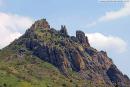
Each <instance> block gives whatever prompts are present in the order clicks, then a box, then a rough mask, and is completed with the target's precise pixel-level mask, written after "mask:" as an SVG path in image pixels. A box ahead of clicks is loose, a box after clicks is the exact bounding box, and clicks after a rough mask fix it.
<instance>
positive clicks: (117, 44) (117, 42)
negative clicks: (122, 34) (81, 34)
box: [86, 33, 127, 53]
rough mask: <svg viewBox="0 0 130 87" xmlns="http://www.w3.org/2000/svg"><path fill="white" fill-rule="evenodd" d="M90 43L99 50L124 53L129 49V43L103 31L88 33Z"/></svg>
mask: <svg viewBox="0 0 130 87" xmlns="http://www.w3.org/2000/svg"><path fill="white" fill-rule="evenodd" d="M86 36H88V39H89V42H90V44H91V45H92V46H93V47H95V48H97V49H98V50H105V51H109V52H116V53H123V52H125V51H126V49H127V43H126V42H125V41H124V40H123V39H121V38H119V37H115V36H106V35H103V34H101V33H86Z"/></svg>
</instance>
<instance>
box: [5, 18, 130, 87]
mask: <svg viewBox="0 0 130 87" xmlns="http://www.w3.org/2000/svg"><path fill="white" fill-rule="evenodd" d="M16 46H20V47H19V48H17V47H16ZM7 48H9V49H11V50H15V51H16V52H17V53H18V55H19V56H23V55H25V53H26V51H29V52H30V53H31V55H34V56H36V57H38V58H40V59H42V60H43V61H46V62H48V63H50V64H52V65H54V66H55V67H57V68H58V69H59V71H60V72H61V74H63V75H64V76H66V78H75V77H73V76H72V75H71V74H70V71H74V72H76V73H77V75H78V77H79V78H80V79H82V80H84V81H90V82H91V84H93V86H92V87H115V85H118V86H119V87H130V80H129V78H128V77H127V76H126V75H123V74H122V73H121V72H120V71H119V70H118V68H117V67H116V66H115V65H114V64H113V62H112V60H111V59H110V58H109V57H108V56H107V53H106V52H104V51H98V50H96V49H94V48H93V47H91V46H90V44H89V41H88V38H87V36H85V33H84V32H82V31H76V37H75V36H69V35H68V33H67V29H66V27H65V26H61V30H59V31H58V30H55V29H54V28H50V25H49V24H48V22H47V21H46V20H45V19H42V20H38V21H36V22H35V23H34V24H33V25H32V27H31V28H30V29H28V30H27V31H26V33H25V34H24V35H23V36H22V37H20V38H19V39H18V40H15V41H14V42H13V43H11V44H10V45H9V46H8V47H7ZM16 48H17V49H16ZM86 86H87V85H82V86H81V87H86Z"/></svg>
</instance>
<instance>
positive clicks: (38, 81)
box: [0, 49, 91, 87]
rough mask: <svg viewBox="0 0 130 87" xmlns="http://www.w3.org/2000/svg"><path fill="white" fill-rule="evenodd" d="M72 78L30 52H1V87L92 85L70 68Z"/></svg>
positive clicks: (71, 86) (72, 86) (73, 86)
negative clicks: (23, 53) (20, 53)
mask: <svg viewBox="0 0 130 87" xmlns="http://www.w3.org/2000/svg"><path fill="white" fill-rule="evenodd" d="M70 74H71V79H69V78H66V77H65V76H64V75H62V74H61V73H60V72H59V71H58V69H57V68H56V67H54V66H53V65H51V64H49V63H47V62H44V61H42V60H40V59H39V58H37V57H34V56H30V55H29V54H26V55H23V56H21V57H20V56H19V55H17V54H16V53H13V52H12V51H10V50H7V49H5V50H3V51H1V52H0V87H80V86H81V85H91V83H90V82H89V81H87V82H86V81H84V80H81V79H80V78H79V77H78V75H77V73H76V72H73V71H71V70H70ZM89 87H91V86H89Z"/></svg>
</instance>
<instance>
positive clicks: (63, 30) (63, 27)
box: [60, 25, 69, 37]
mask: <svg viewBox="0 0 130 87" xmlns="http://www.w3.org/2000/svg"><path fill="white" fill-rule="evenodd" d="M60 33H61V35H62V36H64V37H67V36H69V35H68V33H67V29H66V26H63V25H61V30H60Z"/></svg>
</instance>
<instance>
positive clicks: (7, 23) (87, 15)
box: [0, 0, 130, 77]
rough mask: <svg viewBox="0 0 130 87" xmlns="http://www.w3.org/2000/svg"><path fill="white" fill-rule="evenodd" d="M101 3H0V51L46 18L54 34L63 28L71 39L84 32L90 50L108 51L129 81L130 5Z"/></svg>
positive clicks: (55, 0) (17, 0) (88, 0)
mask: <svg viewBox="0 0 130 87" xmlns="http://www.w3.org/2000/svg"><path fill="white" fill-rule="evenodd" d="M104 1H105V2H104ZM104 1H103V0H0V48H1V49H2V48H3V47H5V46H7V45H8V44H10V43H11V42H12V41H13V40H14V39H16V38H18V37H19V36H21V35H22V34H24V32H25V31H26V29H28V28H29V27H30V26H31V25H32V23H34V21H36V20H38V19H42V18H46V19H47V21H48V22H49V24H50V25H51V27H53V28H55V29H57V30H59V29H60V26H61V25H66V27H67V29H68V33H69V34H70V35H75V32H76V30H82V31H84V32H85V34H86V36H88V39H89V42H90V44H91V46H93V47H95V48H96V49H98V50H99V51H100V50H104V51H107V53H108V56H109V57H110V58H112V59H113V62H114V64H116V65H117V67H118V68H119V69H120V70H121V71H122V72H123V73H124V74H126V75H128V76H129V77H130V67H129V66H130V63H129V61H130V58H129V57H130V38H129V36H130V34H129V33H130V29H129V28H130V1H129V0H122V1H121V0H120V1H119V0H115V2H111V1H110V0H104ZM112 1H113V0H112ZM118 1H119V2H118Z"/></svg>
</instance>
